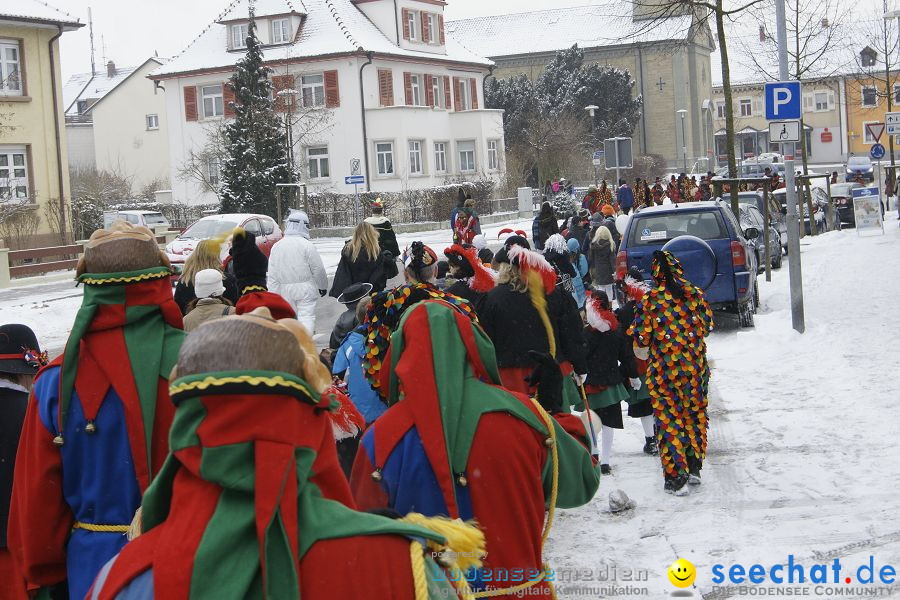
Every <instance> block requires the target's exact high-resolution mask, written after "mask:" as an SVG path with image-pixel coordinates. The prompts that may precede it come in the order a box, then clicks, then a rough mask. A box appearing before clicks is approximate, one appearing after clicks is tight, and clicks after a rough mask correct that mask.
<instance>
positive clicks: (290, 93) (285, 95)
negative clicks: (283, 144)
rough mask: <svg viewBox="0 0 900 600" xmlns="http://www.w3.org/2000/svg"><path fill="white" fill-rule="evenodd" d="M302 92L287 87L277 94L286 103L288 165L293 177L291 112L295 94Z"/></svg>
mask: <svg viewBox="0 0 900 600" xmlns="http://www.w3.org/2000/svg"><path fill="white" fill-rule="evenodd" d="M299 93H300V92H298V91H297V90H295V89H293V88H286V89H283V90H280V91H278V92H277V93H276V94H275V95H276V96H278V97H279V98H281V103H282V104H284V106H285V108H286V109H287V110H285V113H284V135H285V138H286V140H287V146H288V166H289V167H290V169H291V177H292V178H293V176H294V135H293V131H292V130H293V127H291V112H292V109H293V108H294V96H297V95H298V94H299Z"/></svg>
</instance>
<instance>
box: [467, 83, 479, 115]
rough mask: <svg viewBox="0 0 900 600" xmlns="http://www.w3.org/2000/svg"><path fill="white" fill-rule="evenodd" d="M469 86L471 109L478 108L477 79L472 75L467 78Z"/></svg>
mask: <svg viewBox="0 0 900 600" xmlns="http://www.w3.org/2000/svg"><path fill="white" fill-rule="evenodd" d="M469 87H471V88H472V110H477V109H478V80H477V79H475V78H474V77H472V78H471V79H469Z"/></svg>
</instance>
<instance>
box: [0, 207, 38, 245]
mask: <svg viewBox="0 0 900 600" xmlns="http://www.w3.org/2000/svg"><path fill="white" fill-rule="evenodd" d="M40 225H41V216H40V214H38V211H37V209H36V207H35V206H34V204H18V209H17V210H14V211H8V212H7V213H6V216H5V218H2V217H0V239H2V240H4V241H5V244H6V245H7V246H8V247H10V248H14V249H21V248H24V247H26V245H27V243H28V240H29V239H30V238H31V236H33V235H34V234H35V233H36V232H37V230H38V227H40Z"/></svg>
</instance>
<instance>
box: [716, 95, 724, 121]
mask: <svg viewBox="0 0 900 600" xmlns="http://www.w3.org/2000/svg"><path fill="white" fill-rule="evenodd" d="M716 117H717V118H719V119H724V118H725V101H724V100H716Z"/></svg>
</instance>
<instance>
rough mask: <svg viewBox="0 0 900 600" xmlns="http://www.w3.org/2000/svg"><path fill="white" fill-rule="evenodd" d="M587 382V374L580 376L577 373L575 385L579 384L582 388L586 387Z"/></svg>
mask: <svg viewBox="0 0 900 600" xmlns="http://www.w3.org/2000/svg"><path fill="white" fill-rule="evenodd" d="M585 381H587V373H585V374H584V375H579V374H578V373H575V383H577V384H578V385H579V386H581V385H584V382H585Z"/></svg>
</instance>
